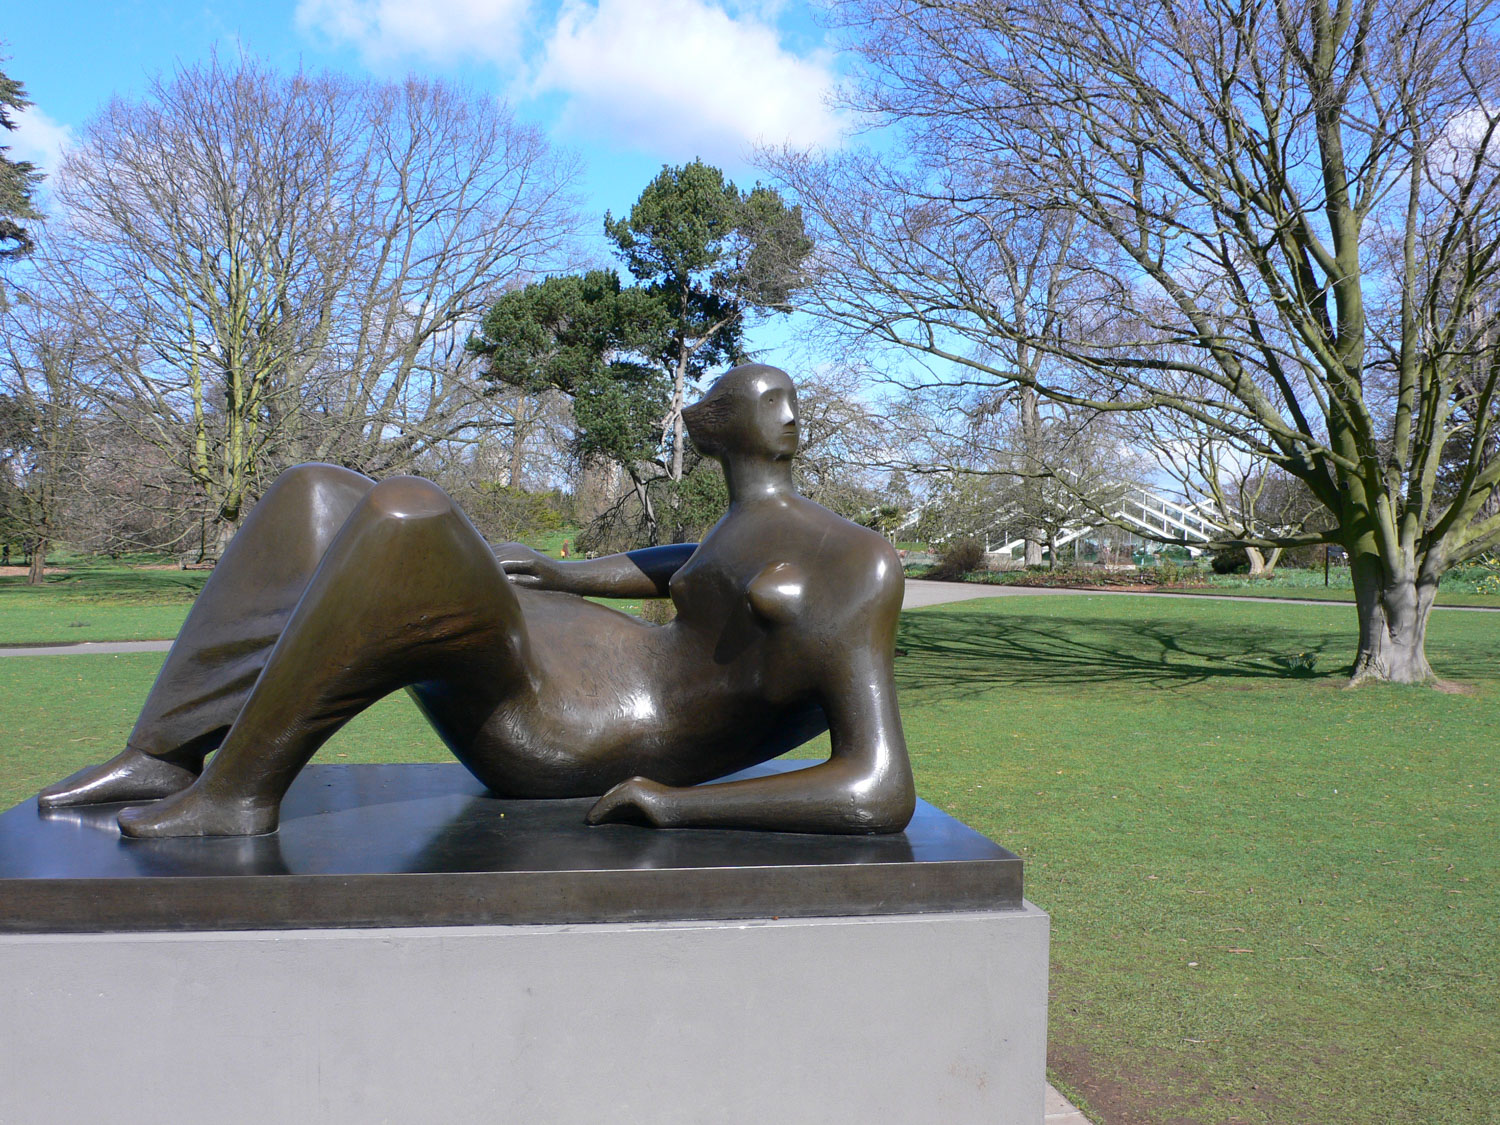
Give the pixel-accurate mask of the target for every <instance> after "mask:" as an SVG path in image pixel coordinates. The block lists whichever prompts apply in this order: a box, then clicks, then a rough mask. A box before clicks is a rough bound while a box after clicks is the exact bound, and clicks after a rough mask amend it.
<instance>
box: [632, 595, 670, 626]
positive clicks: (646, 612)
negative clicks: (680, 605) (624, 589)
mask: <svg viewBox="0 0 1500 1125" xmlns="http://www.w3.org/2000/svg"><path fill="white" fill-rule="evenodd" d="M676 617H677V606H676V605H674V604H673V602H672V599H671V598H647V599H646V600H645V601H643V602H641V620H642V621H646V622H649V623H650V624H652V625H665V624H667V623H668V622H669V621H672V620H674V619H675V618H676Z"/></svg>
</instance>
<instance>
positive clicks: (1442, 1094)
mask: <svg viewBox="0 0 1500 1125" xmlns="http://www.w3.org/2000/svg"><path fill="white" fill-rule="evenodd" d="M1355 635H1356V634H1355V622H1354V616H1353V613H1352V611H1351V610H1350V609H1349V608H1347V607H1343V606H1339V607H1334V606H1329V607H1327V608H1326V609H1325V608H1322V607H1309V606H1280V605H1274V604H1266V603H1239V604H1236V603H1232V602H1210V601H1204V600H1200V599H1188V598H1181V599H1177V598H1173V599H1167V598H1129V597H1117V596H1110V597H1102V596H1092V597H1091V596H1086V595H1080V596H1077V597H1070V596H1054V597H1037V598H1022V597H1017V598H1005V599H995V600H988V599H986V600H982V601H974V602H964V603H960V604H957V605H950V606H941V607H934V608H932V609H926V610H921V611H918V612H914V613H908V614H906V615H905V616H904V617H903V626H902V633H901V641H900V644H901V648H902V650H903V651H904V653H905V656H904V658H903V659H902V661H901V684H902V690H903V696H902V710H903V715H904V717H905V723H906V729H907V735H908V740H909V742H910V743H911V745H912V749H913V758H914V762H915V765H916V769H917V774H918V779H919V787H920V789H921V792H922V795H923V796H924V797H926V798H927V799H928V800H931V801H933V802H935V803H937V804H938V805H940V806H942V807H944V808H946V809H948V810H949V811H951V812H953V813H954V814H955V815H956V816H959V817H960V818H962V819H964V820H966V821H968V822H969V823H971V824H973V825H974V826H975V827H977V828H979V829H981V830H982V831H984V832H985V833H987V834H988V835H990V836H992V837H993V838H995V839H997V840H999V841H1001V842H1002V843H1005V844H1007V845H1008V846H1010V847H1011V848H1013V849H1014V850H1016V851H1018V852H1020V853H1021V854H1022V855H1023V856H1025V857H1026V858H1027V860H1028V864H1027V882H1026V885H1027V895H1028V897H1029V898H1031V899H1032V900H1033V901H1035V902H1036V903H1038V904H1039V905H1040V906H1042V907H1043V908H1045V909H1047V910H1048V911H1050V912H1051V914H1052V922H1053V947H1052V965H1053V975H1052V1006H1051V1013H1050V1016H1051V1028H1050V1035H1049V1040H1050V1068H1051V1071H1052V1074H1053V1077H1054V1079H1055V1080H1056V1081H1057V1082H1058V1083H1059V1084H1060V1085H1061V1086H1062V1087H1063V1088H1064V1089H1065V1090H1067V1091H1068V1092H1070V1093H1072V1094H1076V1095H1078V1096H1079V1097H1080V1098H1081V1099H1082V1101H1084V1102H1085V1103H1087V1105H1088V1107H1089V1108H1090V1109H1092V1110H1093V1111H1094V1112H1095V1113H1096V1114H1097V1115H1098V1117H1099V1118H1101V1119H1102V1120H1103V1121H1104V1122H1105V1123H1107V1125H1118V1123H1121V1122H1125V1123H1136V1122H1159V1123H1163V1125H1165V1123H1168V1122H1187V1121H1191V1122H1194V1123H1205V1125H1208V1123H1214V1122H1224V1123H1228V1122H1293V1121H1296V1122H1302V1121H1307V1122H1314V1121H1316V1122H1320V1123H1331V1122H1350V1123H1356V1122H1357V1123H1367V1122H1374V1121H1379V1122H1412V1123H1417V1122H1421V1123H1427V1122H1436V1121H1481V1120H1496V1119H1500V1079H1497V1070H1496V1068H1495V1066H1494V1063H1493V1060H1494V1059H1495V1058H1496V1057H1500V1022H1497V1021H1496V1020H1495V1013H1496V1012H1497V1011H1500V969H1497V966H1496V962H1495V950H1496V949H1497V948H1500V924H1497V917H1500V893H1497V890H1496V886H1497V875H1500V862H1497V860H1500V857H1497V852H1496V848H1495V840H1496V839H1497V838H1500V811H1497V803H1496V787H1497V786H1500V778H1497V770H1496V765H1497V761H1500V621H1497V620H1496V619H1494V618H1492V617H1491V616H1490V615H1488V614H1467V613H1448V614H1438V615H1437V616H1435V617H1434V619H1433V624H1432V632H1431V640H1430V644H1429V655H1430V657H1431V659H1432V662H1433V664H1434V666H1435V667H1436V668H1437V670H1438V672H1439V674H1440V675H1444V676H1447V677H1450V678H1452V679H1455V680H1460V681H1466V682H1467V683H1468V684H1470V685H1471V686H1472V688H1473V693H1472V694H1443V693H1439V692H1436V691H1432V690H1430V689H1424V688H1398V687H1386V686H1369V687H1364V688H1361V689H1359V690H1358V691H1346V690H1342V683H1343V677H1344V675H1345V673H1346V670H1347V667H1348V661H1349V657H1350V656H1351V655H1352V653H1353V649H1354V641H1355ZM1303 653H1314V654H1317V655H1318V656H1319V658H1320V659H1319V660H1318V667H1317V674H1316V675H1314V676H1312V677H1308V678H1302V677H1298V676H1293V675H1291V674H1289V673H1288V671H1287V666H1288V665H1291V664H1295V663H1296V661H1295V659H1294V658H1295V657H1297V656H1299V655H1300V654H1303Z"/></svg>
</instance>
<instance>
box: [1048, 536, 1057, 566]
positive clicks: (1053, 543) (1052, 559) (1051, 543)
mask: <svg viewBox="0 0 1500 1125" xmlns="http://www.w3.org/2000/svg"><path fill="white" fill-rule="evenodd" d="M1047 569H1048V570H1056V569H1057V536H1056V535H1053V534H1052V533H1051V532H1050V531H1049V532H1047Z"/></svg>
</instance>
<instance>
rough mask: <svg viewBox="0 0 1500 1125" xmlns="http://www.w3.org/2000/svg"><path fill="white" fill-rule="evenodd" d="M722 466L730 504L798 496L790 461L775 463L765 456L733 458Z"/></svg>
mask: <svg viewBox="0 0 1500 1125" xmlns="http://www.w3.org/2000/svg"><path fill="white" fill-rule="evenodd" d="M720 464H722V465H723V466H724V482H725V484H727V485H728V486H729V502H730V503H731V504H741V503H744V502H746V501H749V500H766V499H770V498H772V497H776V496H791V495H795V494H796V491H797V489H796V486H795V485H793V484H792V462H791V459H790V458H787V459H786V460H784V461H773V460H770V459H768V458H766V457H740V456H734V455H730V456H727V457H724V458H723V459H722V460H721V461H720Z"/></svg>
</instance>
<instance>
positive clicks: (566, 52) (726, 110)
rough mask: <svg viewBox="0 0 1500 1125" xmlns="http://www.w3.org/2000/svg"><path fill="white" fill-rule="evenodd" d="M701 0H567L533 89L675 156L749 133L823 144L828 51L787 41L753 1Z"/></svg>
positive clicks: (712, 154)
mask: <svg viewBox="0 0 1500 1125" xmlns="http://www.w3.org/2000/svg"><path fill="white" fill-rule="evenodd" d="M757 8H758V9H759V11H765V10H766V9H765V8H761V7H759V6H755V7H752V6H750V5H744V4H741V5H736V14H733V15H732V14H730V13H729V12H727V11H725V9H724V8H722V7H720V6H719V5H718V4H715V3H712V2H708V0H655V2H653V3H651V4H649V5H648V4H642V3H639V0H599V3H598V5H597V7H595V6H592V5H589V4H585V3H582V2H581V0H568V2H567V3H565V4H564V5H563V8H562V11H561V12H560V13H559V16H558V20H557V24H556V27H555V28H554V29H553V30H552V33H551V35H550V36H549V37H548V39H547V44H546V49H545V55H544V57H543V60H542V62H541V64H540V66H539V67H538V69H537V72H536V76H535V79H534V84H533V91H534V92H536V93H554V92H555V93H560V94H563V95H565V96H566V97H567V98H568V105H567V108H566V109H565V110H564V112H563V122H564V124H565V125H566V126H567V127H568V128H569V129H570V130H573V131H576V132H580V133H587V134H592V135H595V136H601V137H613V138H618V139H621V140H624V141H626V142H629V143H633V144H636V145H639V146H642V147H650V148H657V149H659V148H673V149H676V150H678V151H680V152H681V153H682V154H683V155H684V156H688V155H701V156H704V157H706V158H710V159H727V158H733V157H740V156H743V155H744V150H745V149H746V147H747V146H749V145H752V144H756V143H761V142H763V143H767V144H780V143H783V142H791V143H793V144H798V145H831V144H834V143H836V142H837V140H838V136H839V122H838V119H837V118H836V117H835V115H834V114H833V113H832V111H830V110H829V108H828V106H827V105H826V103H825V97H826V95H827V93H828V91H829V90H830V88H831V87H832V85H833V82H834V78H833V71H832V56H831V54H830V53H829V52H826V51H820V52H816V53H814V54H812V55H811V56H807V57H801V56H798V55H795V54H793V53H791V52H789V51H787V50H785V49H784V48H783V47H782V45H781V41H780V37H779V36H778V34H777V32H776V29H775V27H774V26H773V25H772V24H770V23H767V22H764V21H763V20H762V19H761V18H760V16H759V15H758V14H757V10H756V9H757Z"/></svg>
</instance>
